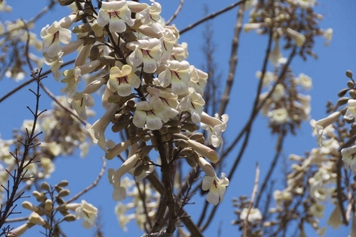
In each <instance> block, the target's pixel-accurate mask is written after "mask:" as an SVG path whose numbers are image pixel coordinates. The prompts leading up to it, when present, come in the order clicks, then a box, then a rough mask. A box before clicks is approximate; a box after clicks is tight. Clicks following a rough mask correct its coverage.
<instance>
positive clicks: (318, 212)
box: [310, 203, 325, 218]
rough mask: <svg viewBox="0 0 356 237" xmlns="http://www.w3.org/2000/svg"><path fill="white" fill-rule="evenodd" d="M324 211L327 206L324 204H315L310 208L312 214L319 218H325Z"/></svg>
mask: <svg viewBox="0 0 356 237" xmlns="http://www.w3.org/2000/svg"><path fill="white" fill-rule="evenodd" d="M324 209H325V206H324V205H323V204H321V203H314V204H313V205H311V207H310V213H311V214H312V215H313V216H315V217H317V218H323V217H324Z"/></svg>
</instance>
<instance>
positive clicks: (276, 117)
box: [268, 108, 289, 124]
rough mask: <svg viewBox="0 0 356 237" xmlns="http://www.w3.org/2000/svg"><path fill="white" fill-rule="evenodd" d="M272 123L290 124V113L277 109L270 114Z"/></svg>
mask: <svg viewBox="0 0 356 237" xmlns="http://www.w3.org/2000/svg"><path fill="white" fill-rule="evenodd" d="M268 117H270V120H271V122H273V123H276V124H284V123H286V122H288V120H289V116H288V111H287V110H286V109H285V108H280V109H275V110H272V111H271V112H269V113H268Z"/></svg>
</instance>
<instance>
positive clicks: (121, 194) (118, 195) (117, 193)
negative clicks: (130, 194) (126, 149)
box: [108, 154, 140, 201]
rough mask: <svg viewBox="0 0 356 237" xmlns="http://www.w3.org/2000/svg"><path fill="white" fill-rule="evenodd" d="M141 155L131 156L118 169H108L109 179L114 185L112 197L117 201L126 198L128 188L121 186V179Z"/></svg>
mask: <svg viewBox="0 0 356 237" xmlns="http://www.w3.org/2000/svg"><path fill="white" fill-rule="evenodd" d="M139 157H140V156H139V155H138V154H134V155H132V156H130V157H129V158H128V159H127V160H126V161H125V162H124V163H123V164H122V165H121V167H120V168H119V169H117V170H116V171H114V170H113V169H109V170H108V175H109V181H110V183H111V184H112V185H113V187H114V192H113V195H112V197H113V199H114V200H115V201H120V200H123V199H125V198H126V189H125V188H124V187H122V186H121V183H120V179H121V177H122V176H123V175H124V174H126V173H127V172H129V171H130V169H132V168H133V167H134V166H135V165H136V163H137V161H138V159H139Z"/></svg>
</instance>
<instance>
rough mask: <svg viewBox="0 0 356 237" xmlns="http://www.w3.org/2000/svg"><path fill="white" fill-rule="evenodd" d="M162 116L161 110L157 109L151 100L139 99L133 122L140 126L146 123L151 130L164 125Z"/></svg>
mask: <svg viewBox="0 0 356 237" xmlns="http://www.w3.org/2000/svg"><path fill="white" fill-rule="evenodd" d="M162 116H163V114H161V111H157V110H155V108H154V105H153V102H152V101H151V100H149V101H139V102H136V111H135V114H134V116H133V119H132V122H133V124H134V125H135V126H136V127H138V128H141V127H143V126H144V125H146V126H147V128H148V129H150V130H158V129H160V128H161V127H162V126H163V123H162V119H161V117H162Z"/></svg>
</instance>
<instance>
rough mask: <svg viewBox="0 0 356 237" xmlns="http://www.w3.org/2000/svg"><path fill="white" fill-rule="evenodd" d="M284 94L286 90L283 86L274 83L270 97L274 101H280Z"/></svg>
mask: <svg viewBox="0 0 356 237" xmlns="http://www.w3.org/2000/svg"><path fill="white" fill-rule="evenodd" d="M285 95H286V90H285V89H284V86H283V85H282V84H280V83H278V84H277V85H276V87H275V88H274V91H273V93H272V96H271V99H272V100H273V101H274V102H278V101H280V100H281V99H282V98H283V97H284V96H285Z"/></svg>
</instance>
